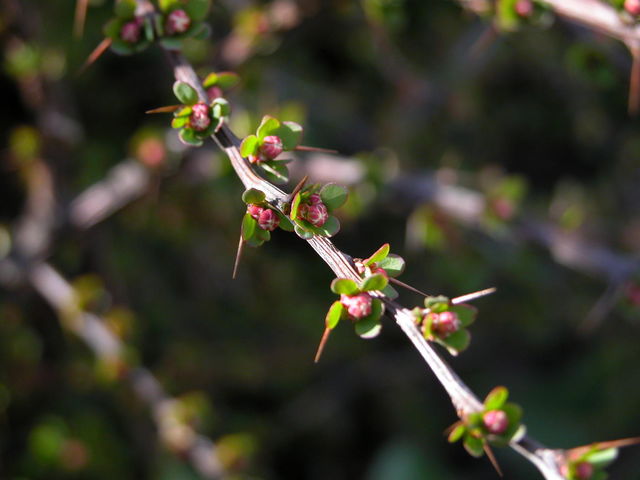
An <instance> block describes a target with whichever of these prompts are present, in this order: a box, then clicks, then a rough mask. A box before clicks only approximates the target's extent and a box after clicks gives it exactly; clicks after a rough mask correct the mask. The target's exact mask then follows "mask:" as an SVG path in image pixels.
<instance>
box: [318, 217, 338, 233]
mask: <svg viewBox="0 0 640 480" xmlns="http://www.w3.org/2000/svg"><path fill="white" fill-rule="evenodd" d="M315 229H316V230H317V232H318V234H319V235H322V236H323V237H333V236H334V235H335V234H336V233H338V232H339V231H340V220H338V219H337V218H336V217H334V216H333V215H329V217H328V218H327V221H326V222H324V224H323V225H322V226H321V227H315Z"/></svg>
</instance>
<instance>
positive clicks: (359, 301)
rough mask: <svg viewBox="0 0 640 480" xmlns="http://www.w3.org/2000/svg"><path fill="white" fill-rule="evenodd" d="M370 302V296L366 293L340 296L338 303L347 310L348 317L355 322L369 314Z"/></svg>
mask: <svg viewBox="0 0 640 480" xmlns="http://www.w3.org/2000/svg"><path fill="white" fill-rule="evenodd" d="M371 300H372V299H371V295H369V294H368V293H358V294H357V295H345V294H342V295H340V303H342V305H343V306H344V308H346V309H347V312H348V313H349V315H350V316H351V317H352V318H354V319H356V320H360V319H361V318H364V317H366V316H367V315H370V314H371Z"/></svg>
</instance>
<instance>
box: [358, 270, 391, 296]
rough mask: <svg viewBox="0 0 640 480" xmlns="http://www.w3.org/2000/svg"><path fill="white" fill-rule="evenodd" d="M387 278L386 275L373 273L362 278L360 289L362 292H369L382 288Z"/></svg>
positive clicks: (387, 281) (385, 284)
mask: <svg viewBox="0 0 640 480" xmlns="http://www.w3.org/2000/svg"><path fill="white" fill-rule="evenodd" d="M388 283H389V280H387V277H385V276H384V275H382V274H380V273H375V274H373V275H371V276H369V277H367V278H365V279H364V281H363V282H362V290H363V291H364V292H371V291H373V290H383V289H384V287H386V286H387V284H388Z"/></svg>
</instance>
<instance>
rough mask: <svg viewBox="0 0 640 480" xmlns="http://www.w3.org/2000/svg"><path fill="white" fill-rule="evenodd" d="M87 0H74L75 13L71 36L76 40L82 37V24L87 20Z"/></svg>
mask: <svg viewBox="0 0 640 480" xmlns="http://www.w3.org/2000/svg"><path fill="white" fill-rule="evenodd" d="M88 6H89V0H76V13H75V18H74V19H73V34H74V36H75V37H76V38H80V37H82V34H83V33H84V24H85V21H86V19H87V8H88Z"/></svg>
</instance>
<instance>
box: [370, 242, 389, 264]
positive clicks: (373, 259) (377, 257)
mask: <svg viewBox="0 0 640 480" xmlns="http://www.w3.org/2000/svg"><path fill="white" fill-rule="evenodd" d="M390 249H391V246H390V245H389V244H388V243H385V244H384V245H382V246H381V247H380V248H379V249H378V250H376V251H375V252H374V253H373V254H372V255H371V256H370V257H369V258H367V259H365V260H364V262H363V263H364V264H365V265H367V266H370V265H371V264H373V263H378V262H381V261H382V260H384V259H385V258H387V255H389V250H390Z"/></svg>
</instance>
